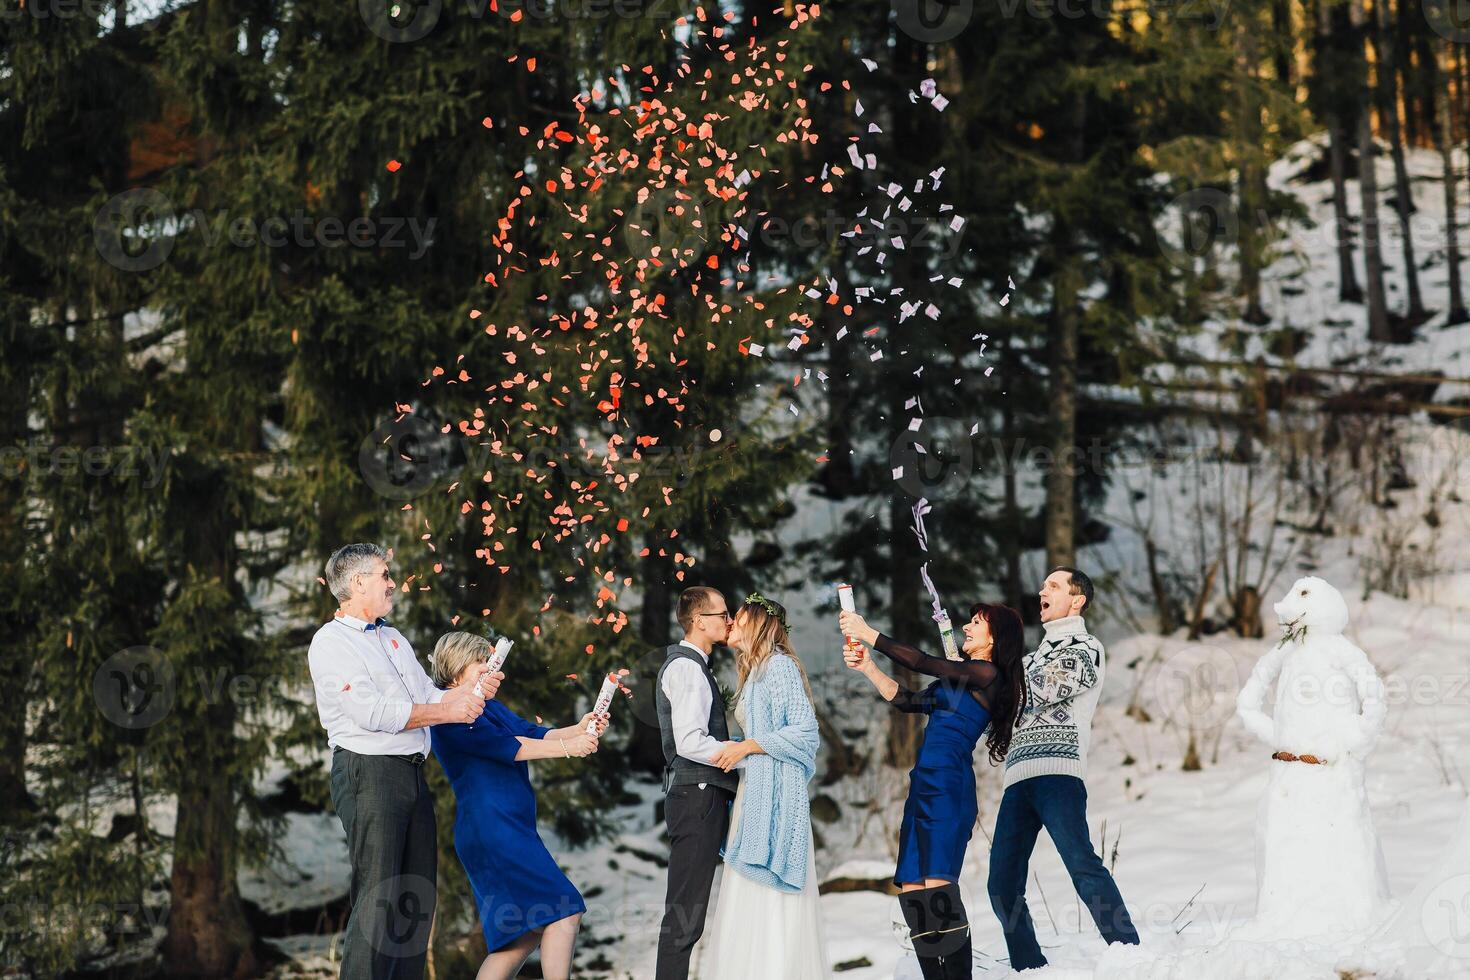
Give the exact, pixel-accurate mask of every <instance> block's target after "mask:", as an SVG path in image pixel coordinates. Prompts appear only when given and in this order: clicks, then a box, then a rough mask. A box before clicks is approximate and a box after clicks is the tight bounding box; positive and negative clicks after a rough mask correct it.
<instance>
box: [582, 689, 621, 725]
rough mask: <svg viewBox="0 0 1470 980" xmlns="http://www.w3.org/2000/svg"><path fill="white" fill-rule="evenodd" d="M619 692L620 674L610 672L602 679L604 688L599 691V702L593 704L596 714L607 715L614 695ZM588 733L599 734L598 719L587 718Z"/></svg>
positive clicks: (593, 711) (593, 710)
mask: <svg viewBox="0 0 1470 980" xmlns="http://www.w3.org/2000/svg"><path fill="white" fill-rule="evenodd" d="M616 693H618V675H617V674H608V675H607V676H606V677H604V678H603V679H602V690H600V691H598V692H597V703H596V704H594V705H593V706H592V713H593V714H594V715H605V714H607V713H608V709H609V708H611V707H612V699H613V695H614V694H616ZM587 734H588V735H596V734H597V719H596V718H595V717H594V718H589V719H587Z"/></svg>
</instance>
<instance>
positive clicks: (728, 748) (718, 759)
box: [710, 739, 755, 772]
mask: <svg viewBox="0 0 1470 980" xmlns="http://www.w3.org/2000/svg"><path fill="white" fill-rule="evenodd" d="M754 751H755V743H754V742H752V741H751V740H750V739H745V740H744V741H741V742H726V743H724V744H723V745H721V746H720V749H719V751H718V752H716V753H715V757H714V759H712V760H711V762H710V764H711V765H715V766H719V767H720V768H721V769H723V770H724V771H725V772H729V771H730V770H731V769H734V768H735V766H736V765H737V764H738V763H739V762H740V760H741V759H743V758H745V757H746V756H748V755H750V754H751V753H752V752H754Z"/></svg>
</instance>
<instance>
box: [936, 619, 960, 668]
mask: <svg viewBox="0 0 1470 980" xmlns="http://www.w3.org/2000/svg"><path fill="white" fill-rule="evenodd" d="M935 621H936V622H938V623H939V642H941V643H943V644H944V655H945V656H946V657H948V658H949V659H951V660H958V659H960V651H959V650H958V649H957V648H956V647H955V643H954V624H953V623H951V622H950V621H949V613H947V612H944V611H942V610H941V611H940V613H939V615H938V617H936V620H935Z"/></svg>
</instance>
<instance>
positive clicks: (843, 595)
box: [837, 584, 864, 661]
mask: <svg viewBox="0 0 1470 980" xmlns="http://www.w3.org/2000/svg"><path fill="white" fill-rule="evenodd" d="M837 604H838V605H839V606H841V607H842V610H843V612H857V606H855V605H854V604H853V601H852V586H850V585H846V584H843V585H839V586H837ZM843 638H844V639H845V640H847V645H848V646H849V647H852V648H854V649H856V648H857V644H855V643H854V642H853V639H852V637H850V636H844V637H843ZM863 656H864V655H863V654H861V653H859V654H858V660H859V661H861V660H862V659H863Z"/></svg>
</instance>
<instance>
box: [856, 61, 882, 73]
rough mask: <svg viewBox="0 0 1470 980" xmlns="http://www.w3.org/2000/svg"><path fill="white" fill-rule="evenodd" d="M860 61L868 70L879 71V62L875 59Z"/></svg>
mask: <svg viewBox="0 0 1470 980" xmlns="http://www.w3.org/2000/svg"><path fill="white" fill-rule="evenodd" d="M858 60H859V61H861V62H862V63H863V66H864V67H866V68H867V69H868V71H877V70H878V62H876V61H874V60H873V59H871V58H859V59H858Z"/></svg>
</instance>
